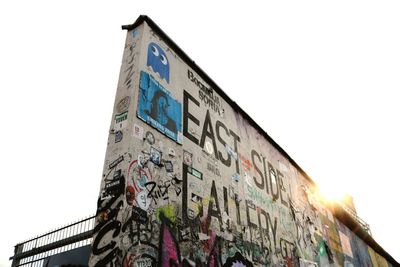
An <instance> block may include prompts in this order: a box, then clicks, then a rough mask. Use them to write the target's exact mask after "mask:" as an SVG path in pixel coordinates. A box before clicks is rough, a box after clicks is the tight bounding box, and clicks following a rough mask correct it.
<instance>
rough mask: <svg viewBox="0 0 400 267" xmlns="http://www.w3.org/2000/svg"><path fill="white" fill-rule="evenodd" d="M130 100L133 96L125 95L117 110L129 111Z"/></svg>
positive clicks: (120, 111) (121, 111)
mask: <svg viewBox="0 0 400 267" xmlns="http://www.w3.org/2000/svg"><path fill="white" fill-rule="evenodd" d="M130 102H131V98H130V97H129V96H125V97H124V98H122V99H121V100H120V101H119V102H118V104H117V112H118V113H124V112H125V111H128V108H129V103H130Z"/></svg>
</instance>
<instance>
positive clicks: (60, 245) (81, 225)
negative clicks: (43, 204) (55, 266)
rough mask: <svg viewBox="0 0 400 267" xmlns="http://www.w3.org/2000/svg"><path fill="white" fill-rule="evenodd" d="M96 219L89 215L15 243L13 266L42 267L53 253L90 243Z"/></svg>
mask: <svg viewBox="0 0 400 267" xmlns="http://www.w3.org/2000/svg"><path fill="white" fill-rule="evenodd" d="M94 221H95V216H89V217H87V218H85V219H83V220H80V221H77V222H74V223H71V224H69V225H67V226H64V227H61V228H58V229H56V230H53V231H50V232H48V233H46V234H43V235H40V236H37V237H35V238H32V239H29V240H27V241H25V242H22V243H19V244H17V245H15V249H14V256H12V257H11V258H10V260H12V265H11V266H12V267H16V266H24V267H42V266H43V264H44V262H45V259H46V258H48V257H50V256H52V255H56V254H59V253H62V252H66V251H69V250H72V249H75V248H79V247H83V246H86V245H90V243H91V239H92V236H93V228H94Z"/></svg>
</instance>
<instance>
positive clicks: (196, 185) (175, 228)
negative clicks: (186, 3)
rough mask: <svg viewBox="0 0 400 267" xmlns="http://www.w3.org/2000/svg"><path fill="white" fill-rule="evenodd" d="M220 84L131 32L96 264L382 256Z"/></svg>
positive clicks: (334, 261)
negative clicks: (218, 89) (230, 100)
mask: <svg viewBox="0 0 400 267" xmlns="http://www.w3.org/2000/svg"><path fill="white" fill-rule="evenodd" d="M214 89H215V88H211V87H210V85H209V84H207V82H206V81H205V80H203V78H202V77H200V75H199V74H198V73H196V72H195V71H194V70H193V69H192V68H191V67H190V66H189V65H188V64H186V63H185V62H184V61H183V60H182V59H181V58H180V57H179V56H178V55H177V54H176V51H173V50H172V49H171V48H170V47H168V45H167V44H166V43H165V41H164V40H162V39H161V38H160V37H159V36H158V35H157V34H156V32H155V31H153V30H152V29H151V28H150V27H149V26H148V25H147V24H146V23H143V24H141V25H140V26H138V27H137V28H136V29H134V30H131V31H128V33H127V39H126V45H125V49H124V55H123V60H122V66H121V73H120V78H119V83H118V88H117V95H116V101H115V105H114V112H113V118H112V122H111V128H110V135H109V139H108V147H107V152H106V159H105V164H104V170H103V178H102V182H101V187H100V195H99V200H98V210H97V221H96V227H95V235H94V238H93V243H92V255H91V258H90V261H89V265H90V266H106V265H109V266H153V265H155V264H157V265H161V266H166V265H168V266H170V265H173V266H188V265H197V266H203V265H204V266H205V265H207V266H222V265H223V266H233V265H234V264H235V263H236V264H239V263H242V265H244V266H251V265H256V266H383V265H379V263H378V262H380V261H381V260H383V261H384V262H385V263H386V260H385V259H384V258H383V257H380V256H379V255H378V254H376V253H375V252H374V251H373V250H372V249H371V248H369V247H368V246H367V245H366V244H365V243H363V241H362V240H360V239H359V238H358V237H357V236H356V235H354V234H353V233H352V232H351V231H350V230H349V229H348V228H347V227H346V226H345V225H343V224H342V223H341V222H340V221H338V220H337V219H335V218H334V217H333V215H332V213H331V212H330V211H329V210H328V209H326V208H325V207H324V206H323V205H322V204H321V203H320V202H319V199H318V198H317V197H316V194H314V190H315V188H314V185H313V184H312V183H311V182H310V181H309V180H308V179H306V177H303V176H302V174H301V173H300V172H299V171H298V170H297V169H296V167H294V166H293V165H292V164H291V163H290V161H289V160H288V159H287V158H285V157H284V156H283V155H282V154H281V153H280V152H279V150H278V149H277V148H275V147H274V145H272V144H271V143H270V142H269V141H268V140H267V139H266V138H265V137H264V135H263V134H262V133H260V132H258V131H257V130H256V129H255V128H254V127H253V126H252V125H250V123H249V122H248V121H247V120H246V119H245V118H244V117H243V116H242V115H241V114H240V113H239V112H237V111H235V110H234V109H233V108H232V107H231V105H230V104H229V103H228V102H226V101H225V99H224V98H223V97H222V96H221V95H219V94H218V93H217V92H216V91H215V90H214ZM371 255H373V256H372V257H371ZM377 264H378V265H377ZM386 264H387V263H386Z"/></svg>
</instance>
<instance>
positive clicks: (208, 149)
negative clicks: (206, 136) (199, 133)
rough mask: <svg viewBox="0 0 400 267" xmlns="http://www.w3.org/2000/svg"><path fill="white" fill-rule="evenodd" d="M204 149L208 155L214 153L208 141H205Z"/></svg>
mask: <svg viewBox="0 0 400 267" xmlns="http://www.w3.org/2000/svg"><path fill="white" fill-rule="evenodd" d="M206 151H207V153H208V154H209V155H212V154H213V153H214V149H213V145H212V144H211V143H210V142H208V141H206Z"/></svg>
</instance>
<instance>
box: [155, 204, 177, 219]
mask: <svg viewBox="0 0 400 267" xmlns="http://www.w3.org/2000/svg"><path fill="white" fill-rule="evenodd" d="M161 213H163V214H164V216H165V218H168V220H170V221H171V222H173V223H174V222H175V221H176V216H175V214H176V213H175V206H174V205H171V204H169V205H166V206H163V207H160V208H157V209H156V216H157V220H158V221H161V220H160V214H161Z"/></svg>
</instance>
